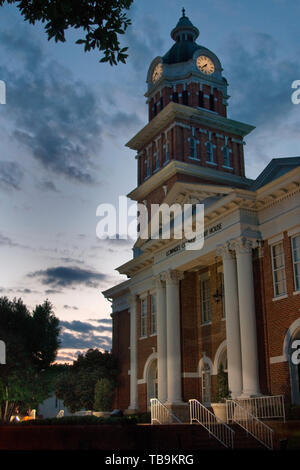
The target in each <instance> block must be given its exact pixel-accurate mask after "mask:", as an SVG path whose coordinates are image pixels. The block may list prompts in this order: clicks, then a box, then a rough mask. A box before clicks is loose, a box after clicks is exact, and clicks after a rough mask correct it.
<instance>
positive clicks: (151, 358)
mask: <svg viewBox="0 0 300 470" xmlns="http://www.w3.org/2000/svg"><path fill="white" fill-rule="evenodd" d="M155 359H158V354H157V352H153V353H151V354H150V356H149V357H148V359H147V361H146V362H145V365H144V370H143V378H142V379H140V380H138V383H147V373H148V367H149V365H150V364H151V362H152V361H154V360H155ZM141 380H143V382H141Z"/></svg>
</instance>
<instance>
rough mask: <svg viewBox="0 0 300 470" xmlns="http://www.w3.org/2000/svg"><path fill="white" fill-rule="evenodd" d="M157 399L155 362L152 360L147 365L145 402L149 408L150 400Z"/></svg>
mask: <svg viewBox="0 0 300 470" xmlns="http://www.w3.org/2000/svg"><path fill="white" fill-rule="evenodd" d="M151 398H158V379H157V360H156V359H155V360H153V361H152V362H151V364H150V365H149V369H148V374H147V399H148V400H147V401H148V407H149V406H150V399H151Z"/></svg>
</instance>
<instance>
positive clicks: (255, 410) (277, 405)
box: [235, 395, 285, 422]
mask: <svg viewBox="0 0 300 470" xmlns="http://www.w3.org/2000/svg"><path fill="white" fill-rule="evenodd" d="M235 401H237V402H238V403H239V404H240V405H241V406H243V407H244V408H246V409H247V410H248V411H249V412H250V413H251V414H252V415H253V416H255V417H256V418H259V419H274V418H282V419H283V422H285V408H284V395H275V396H264V397H254V398H237V399H235Z"/></svg>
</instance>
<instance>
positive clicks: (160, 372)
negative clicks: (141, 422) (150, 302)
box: [156, 276, 167, 403]
mask: <svg viewBox="0 0 300 470" xmlns="http://www.w3.org/2000/svg"><path fill="white" fill-rule="evenodd" d="M156 308H157V356H158V361H157V379H158V399H159V400H160V401H161V402H162V403H165V401H167V323H166V288H165V286H164V284H163V281H162V279H161V276H158V277H157V278H156Z"/></svg>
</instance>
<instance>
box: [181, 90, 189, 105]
mask: <svg viewBox="0 0 300 470" xmlns="http://www.w3.org/2000/svg"><path fill="white" fill-rule="evenodd" d="M182 104H185V105H186V106H188V104H189V95H188V92H187V90H184V91H183V92H182Z"/></svg>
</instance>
